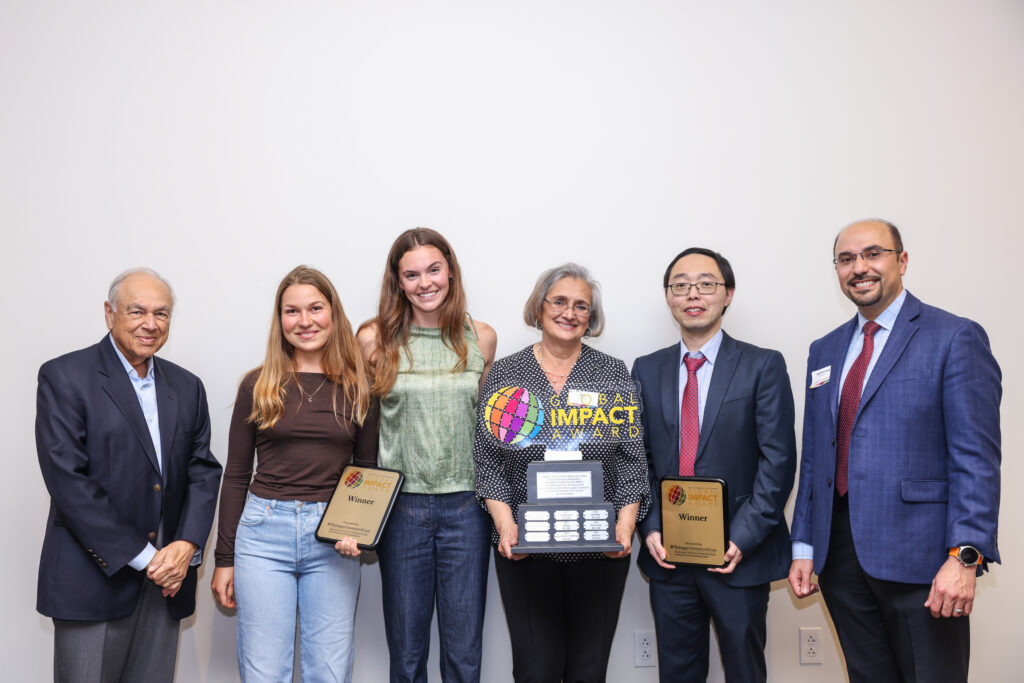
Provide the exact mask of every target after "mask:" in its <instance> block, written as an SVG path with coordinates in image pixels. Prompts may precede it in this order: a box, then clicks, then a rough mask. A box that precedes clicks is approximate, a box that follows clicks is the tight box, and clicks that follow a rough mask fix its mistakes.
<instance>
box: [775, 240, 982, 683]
mask: <svg viewBox="0 0 1024 683" xmlns="http://www.w3.org/2000/svg"><path fill="white" fill-rule="evenodd" d="M833 250H834V253H833V255H834V257H835V261H834V262H835V266H836V274H837V275H838V277H839V286H840V288H841V289H842V290H843V293H844V294H845V295H846V296H847V297H848V298H849V299H850V300H851V301H853V303H855V304H856V305H857V309H858V312H857V316H856V317H855V318H854V319H853V320H850V321H849V322H847V323H846V324H844V325H842V326H841V327H839V328H838V329H836V330H834V331H832V332H831V333H829V334H828V335H826V336H825V337H822V338H821V339H819V340H817V341H816V342H814V343H813V344H811V349H810V355H809V357H808V361H807V379H806V386H807V398H806V402H805V407H804V436H803V458H802V460H801V464H800V488H799V492H798V494H797V501H796V508H795V511H794V515H793V557H794V558H795V559H794V560H793V565H792V568H791V569H790V574H789V581H790V583H791V584H792V586H793V590H794V592H795V593H796V595H797V596H798V597H805V596H807V595H810V594H811V593H813V592H815V591H816V590H817V586H816V585H815V584H813V583H811V573H812V570H813V571H816V572H817V573H818V575H819V577H820V584H821V590H822V593H823V595H824V597H825V603H826V605H828V609H829V612H830V614H831V615H832V620H833V622H834V623H835V625H836V632H837V633H838V635H839V642H840V644H841V645H842V647H843V653H844V655H845V657H846V666H847V670H848V672H849V675H850V680H851V681H853V682H854V683H857V682H859V681H872V682H873V683H885V682H887V681H893V682H895V681H940V680H941V681H966V680H967V665H968V658H969V650H970V630H969V628H970V627H969V624H968V619H967V617H968V615H969V614H970V613H971V609H972V607H973V604H974V589H975V581H976V577H977V575H978V574H980V573H981V570H982V567H983V566H984V565H985V563H987V562H990V561H992V562H998V561H999V550H998V548H997V546H996V524H997V519H998V512H999V462H1000V457H1001V454H1000V445H999V440H1000V437H999V401H1000V398H1001V394H1002V389H1001V375H1000V371H999V366H998V365H997V364H996V361H995V358H993V357H992V351H991V350H990V348H989V343H988V337H987V336H986V335H985V331H984V330H982V328H981V326H979V325H978V324H977V323H974V322H972V321H970V320H967V319H965V318H959V317H956V316H954V315H952V314H950V313H947V312H945V311H942V310H940V309H938V308H933V307H932V306H927V305H925V304H923V303H921V302H920V301H919V300H918V299H917V298H916V297H914V295H912V294H910V293H909V292H907V291H906V290H905V289H904V288H903V275H904V273H906V270H907V261H908V257H907V252H905V251H904V250H903V241H902V238H901V237H900V234H899V231H898V230H897V229H896V227H895V226H893V225H892V224H891V223H887V222H885V221H881V220H867V221H862V222H859V223H854V224H853V225H850V226H849V227H847V228H845V229H844V230H843V231H842V232H841V233H839V236H838V237H837V238H836V242H835V244H834V247H833ZM833 481H834V482H835V485H834V486H833Z"/></svg>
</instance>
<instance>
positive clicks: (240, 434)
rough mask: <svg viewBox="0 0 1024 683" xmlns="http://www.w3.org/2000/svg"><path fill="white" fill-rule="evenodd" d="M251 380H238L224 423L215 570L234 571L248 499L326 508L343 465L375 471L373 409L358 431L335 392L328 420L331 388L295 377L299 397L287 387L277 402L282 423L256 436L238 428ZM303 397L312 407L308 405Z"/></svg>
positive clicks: (251, 428) (252, 428) (247, 427)
mask: <svg viewBox="0 0 1024 683" xmlns="http://www.w3.org/2000/svg"><path fill="white" fill-rule="evenodd" d="M256 377H257V373H256V372H255V371H254V372H251V373H249V375H247V376H246V377H245V379H243V380H242V383H241V385H240V386H239V387H238V397H237V398H236V399H235V409H234V412H233V413H232V415H231V428H230V431H229V433H228V461H227V465H226V466H225V467H224V477H223V479H222V482H221V488H220V514H219V520H218V523H217V550H216V552H215V560H216V565H217V566H218V567H232V566H234V564H235V530H236V528H237V527H238V520H239V518H240V517H241V516H242V509H243V508H244V507H245V499H246V493H247V492H248V491H252V493H253V494H254V495H257V496H260V497H261V498H270V499H273V500H303V501H315V502H326V501H328V500H330V498H331V493H332V492H333V491H334V487H335V485H337V483H338V478H339V477H340V476H341V471H342V470H343V469H344V468H345V465H347V464H349V463H350V462H353V461H354V462H356V463H357V464H360V465H376V464H377V422H378V416H379V410H378V406H377V403H376V401H375V402H374V404H373V406H372V407H371V409H370V412H369V413H368V414H367V416H366V419H365V420H364V421H363V425H362V426H361V427H360V426H359V425H357V424H355V423H354V422H350V421H349V419H348V417H349V415H350V413H351V408H350V406H349V403H348V401H346V400H345V396H344V394H343V392H342V390H341V387H338V390H337V402H338V403H337V405H338V415H337V419H336V418H335V414H334V411H333V408H332V401H331V394H332V388H333V387H332V385H331V383H330V382H326V383H324V384H323V385H322V386H321V382H323V380H324V375H322V374H319V373H312V372H300V373H297V374H296V378H297V379H298V381H299V382H300V383H301V384H302V389H303V391H304V392H305V395H302V394H301V393H300V392H299V390H298V388H297V387H296V386H295V384H294V383H291V382H290V383H289V384H288V386H287V387H286V394H285V397H284V415H283V416H282V417H281V419H280V420H278V422H277V424H275V425H274V426H273V427H272V428H270V429H257V428H256V425H254V424H252V423H251V422H247V421H246V418H248V417H249V413H251V412H252V392H253V387H254V386H255V384H256ZM317 387H320V389H319V390H317ZM314 392H315V393H314ZM310 394H312V395H313V400H312V402H310V401H309V400H308V398H309V396H310ZM254 456H255V459H256V474H255V476H254V475H253V460H254ZM250 480H251V483H250Z"/></svg>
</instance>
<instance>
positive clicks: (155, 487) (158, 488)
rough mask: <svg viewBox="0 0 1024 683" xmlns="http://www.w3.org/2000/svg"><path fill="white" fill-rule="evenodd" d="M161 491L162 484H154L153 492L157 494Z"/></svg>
mask: <svg viewBox="0 0 1024 683" xmlns="http://www.w3.org/2000/svg"><path fill="white" fill-rule="evenodd" d="M160 489H161V486H160V484H153V490H154V491H156V492H157V493H160Z"/></svg>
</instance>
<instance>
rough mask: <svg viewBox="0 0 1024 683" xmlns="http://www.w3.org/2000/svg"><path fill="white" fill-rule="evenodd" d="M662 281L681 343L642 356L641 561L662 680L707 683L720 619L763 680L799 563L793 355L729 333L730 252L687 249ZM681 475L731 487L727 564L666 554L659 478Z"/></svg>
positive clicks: (721, 632) (730, 644)
mask: <svg viewBox="0 0 1024 683" xmlns="http://www.w3.org/2000/svg"><path fill="white" fill-rule="evenodd" d="M663 285H664V287H665V301H666V303H667V304H668V307H669V309H670V310H671V311H672V316H673V317H674V318H675V319H676V322H678V323H679V330H680V334H681V337H682V339H681V340H680V342H678V343H675V344H673V345H671V346H669V347H668V348H665V349H662V350H660V351H655V352H654V353H652V354H650V355H648V356H643V357H641V358H638V359H637V360H636V362H635V363H634V364H633V379H634V380H635V381H636V382H637V384H638V385H639V391H640V393H641V396H642V398H643V405H644V444H645V446H646V449H647V464H648V469H649V472H650V483H651V511H650V513H649V514H648V515H647V517H646V518H645V519H644V520H643V522H642V523H641V524H640V534H641V537H642V538H643V539H644V545H643V547H642V548H641V550H640V553H639V558H638V564H639V566H640V568H641V569H642V570H643V572H644V573H645V574H646V575H647V576H648V578H649V579H650V591H651V607H652V610H653V612H654V623H655V627H656V629H657V636H658V666H659V673H660V676H661V680H662V681H663V682H665V681H674V682H675V681H704V680H706V679H707V675H708V656H709V653H708V650H709V646H710V635H709V623H708V622H709V619H710V620H711V621H714V624H715V633H716V635H717V637H718V645H719V651H720V653H721V657H722V663H723V666H724V668H725V676H726V679H727V680H729V681H744V682H746V681H764V680H765V679H766V677H767V669H766V666H765V658H764V647H765V641H766V639H767V632H766V626H765V618H766V614H767V610H768V592H769V584H770V582H771V581H774V580H776V579H781V578H783V577H784V576H786V571H787V569H788V567H789V563H790V552H789V532H788V529H787V528H786V520H785V517H784V515H783V508H785V505H786V500H787V498H789V493H790V491H791V490H792V487H793V475H794V473H795V469H796V439H795V435H794V431H793V423H794V413H793V393H792V390H791V388H790V384H789V376H788V374H787V373H786V363H785V361H784V360H783V358H782V354H780V353H779V352H778V351H772V350H769V349H762V348H758V347H756V346H753V345H751V344H746V343H744V342H741V341H737V340H735V339H733V338H732V337H730V336H729V335H727V334H725V332H723V331H722V315H723V313H725V310H726V307H728V305H729V304H730V302H731V301H732V297H733V293H734V291H735V287H736V281H735V278H734V276H733V271H732V266H731V265H730V264H729V262H728V261H727V260H726V259H725V257H723V256H722V255H721V254H719V253H717V252H714V251H711V250H709V249H702V248H691V249H687V250H686V251H684V252H682V253H681V254H679V255H678V256H676V258H675V259H673V260H672V262H671V263H670V264H669V266H668V268H667V269H666V271H665V276H664V280H663ZM691 366H692V368H691ZM679 474H689V475H693V476H702V477H716V478H721V479H724V480H725V481H726V483H727V485H728V496H729V499H728V501H727V502H728V516H729V536H730V538H729V546H728V549H727V550H726V553H725V557H724V561H725V562H727V564H726V565H725V566H724V567H722V568H715V569H704V568H699V567H693V566H682V565H680V566H674V565H672V564H669V563H668V562H666V561H665V558H666V554H665V549H664V546H663V545H662V535H661V492H660V485H659V480H660V479H661V477H664V476H666V475H679Z"/></svg>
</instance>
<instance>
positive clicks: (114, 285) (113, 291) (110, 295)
mask: <svg viewBox="0 0 1024 683" xmlns="http://www.w3.org/2000/svg"><path fill="white" fill-rule="evenodd" d="M132 275H149V276H150V277H155V278H156V279H157V280H159V281H160V282H162V283H164V286H165V287H167V291H169V292H170V293H171V308H172V309H173V308H174V288H173V287H171V283H170V282H168V281H167V280H165V279H163V278H162V277H160V273H158V272H156V271H155V270H153V269H152V268H146V267H144V266H139V267H137V268H129V269H128V270H126V271H124V272H123V273H121V274H120V275H118V276H117V277H115V278H114V281H113V282H111V283H110V289H109V290H107V303H109V304H110V307H111V308H112V309H114V310H115V311H116V310H117V295H118V294H120V293H121V285H122V284H123V283H124V281H125V280H127V279H128V278H129V277H131V276H132Z"/></svg>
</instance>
